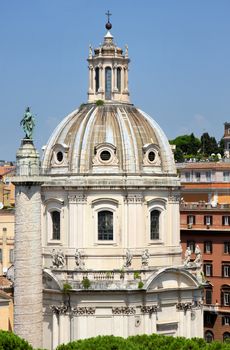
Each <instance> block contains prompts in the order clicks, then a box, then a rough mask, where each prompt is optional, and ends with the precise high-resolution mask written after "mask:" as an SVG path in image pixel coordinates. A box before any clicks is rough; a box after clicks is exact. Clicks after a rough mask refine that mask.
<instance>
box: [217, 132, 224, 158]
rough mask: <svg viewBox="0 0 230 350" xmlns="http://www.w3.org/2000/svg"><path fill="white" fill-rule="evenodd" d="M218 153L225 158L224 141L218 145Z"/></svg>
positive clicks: (221, 140)
mask: <svg viewBox="0 0 230 350" xmlns="http://www.w3.org/2000/svg"><path fill="white" fill-rule="evenodd" d="M218 153H220V154H221V155H222V157H223V155H224V139H223V137H222V139H220V141H219V144H218Z"/></svg>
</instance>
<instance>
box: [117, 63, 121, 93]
mask: <svg viewBox="0 0 230 350" xmlns="http://www.w3.org/2000/svg"><path fill="white" fill-rule="evenodd" d="M117 90H118V91H119V92H121V68H120V67H118V68H117Z"/></svg>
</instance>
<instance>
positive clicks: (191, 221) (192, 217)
mask: <svg viewBox="0 0 230 350" xmlns="http://www.w3.org/2000/svg"><path fill="white" fill-rule="evenodd" d="M195 223H196V217H195V215H188V216H187V224H188V225H195Z"/></svg>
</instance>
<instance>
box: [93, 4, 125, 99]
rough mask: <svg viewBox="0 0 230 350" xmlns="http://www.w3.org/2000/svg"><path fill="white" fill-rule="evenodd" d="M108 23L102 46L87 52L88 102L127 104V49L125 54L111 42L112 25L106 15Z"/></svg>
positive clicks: (108, 14)
mask: <svg viewBox="0 0 230 350" xmlns="http://www.w3.org/2000/svg"><path fill="white" fill-rule="evenodd" d="M106 15H107V16H108V21H107V23H106V25H105V27H106V29H107V33H106V35H105V36H104V41H103V44H102V45H100V46H99V47H98V48H95V49H94V54H93V49H92V47H91V46H90V50H89V57H88V63H89V89H88V102H95V101H97V100H103V101H105V102H111V101H112V102H114V101H117V102H124V103H129V90H128V65H129V62H130V59H129V58H128V48H127V46H126V49H125V54H123V50H122V49H121V48H119V47H118V46H117V45H116V44H115V43H114V41H113V36H112V34H111V33H110V30H111V28H112V24H111V23H110V21H109V16H111V14H110V13H109V11H108V13H106Z"/></svg>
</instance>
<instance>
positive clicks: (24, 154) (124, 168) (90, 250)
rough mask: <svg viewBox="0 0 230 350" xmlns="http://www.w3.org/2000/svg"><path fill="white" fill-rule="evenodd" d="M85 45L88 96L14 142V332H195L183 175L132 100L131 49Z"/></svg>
mask: <svg viewBox="0 0 230 350" xmlns="http://www.w3.org/2000/svg"><path fill="white" fill-rule="evenodd" d="M111 27H112V26H111V23H110V22H109V21H108V23H107V24H106V29H107V33H106V35H105V37H104V42H103V44H102V45H101V46H100V47H98V48H95V49H94V50H93V49H92V48H91V47H90V49H89V56H88V64H89V90H88V103H86V104H83V105H81V106H80V107H79V109H77V110H75V111H73V112H72V113H71V114H70V115H68V116H67V117H66V118H64V119H63V121H62V122H61V123H60V124H59V125H58V126H57V128H56V129H55V131H54V132H53V134H52V135H51V137H50V139H49V141H48V143H47V145H46V146H45V147H44V154H43V159H42V165H41V167H40V164H39V155H38V152H37V151H36V149H35V147H34V145H33V141H32V139H30V138H25V139H23V140H22V144H21V147H20V148H19V150H18V152H17V175H16V177H15V178H14V183H15V185H16V237H15V277H14V278H15V315H14V324H15V332H16V333H17V334H18V335H20V336H22V337H24V338H25V339H27V340H28V341H29V342H30V343H31V344H33V345H34V346H36V347H42V346H43V347H45V348H47V349H55V347H56V346H57V345H58V344H61V343H66V342H69V341H71V340H75V339H82V338H87V337H92V336H96V335H99V334H100V335H104V334H114V335H118V336H122V337H127V336H129V335H135V334H143V333H146V334H151V333H159V334H166V335H175V336H185V337H197V336H199V337H202V336H203V334H202V333H203V321H202V320H203V311H202V292H201V288H200V286H201V281H200V280H199V278H197V274H199V273H197V269H195V268H194V269H192V270H193V271H192V272H193V273H191V269H190V270H189V269H186V268H184V266H183V264H182V261H181V245H180V222H179V220H180V219H179V201H180V181H179V179H178V177H177V172H176V168H175V164H174V160H173V155H172V151H171V148H170V145H169V143H168V140H167V138H166V136H165V134H164V133H163V131H162V130H161V128H160V127H159V125H158V124H157V123H156V122H155V121H154V120H153V119H152V118H151V117H150V116H148V115H147V114H146V113H145V112H143V111H142V110H140V109H138V108H136V107H135V106H134V105H133V104H131V103H130V100H129V90H128V66H129V62H130V59H129V54H128V47H127V46H126V48H125V50H124V52H123V50H122V49H121V48H119V47H117V45H116V44H115V43H114V41H113V36H112V34H111V33H110V29H111Z"/></svg>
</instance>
